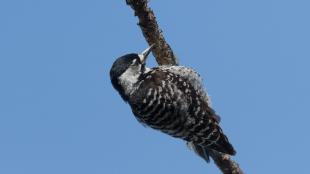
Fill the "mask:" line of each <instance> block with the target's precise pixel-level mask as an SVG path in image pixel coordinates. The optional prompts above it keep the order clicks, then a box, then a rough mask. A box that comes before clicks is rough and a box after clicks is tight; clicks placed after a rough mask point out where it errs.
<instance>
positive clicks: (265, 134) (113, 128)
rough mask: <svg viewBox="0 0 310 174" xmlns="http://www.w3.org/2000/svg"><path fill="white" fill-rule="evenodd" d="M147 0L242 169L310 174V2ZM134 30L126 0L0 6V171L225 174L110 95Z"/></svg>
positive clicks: (136, 48) (137, 38)
mask: <svg viewBox="0 0 310 174" xmlns="http://www.w3.org/2000/svg"><path fill="white" fill-rule="evenodd" d="M150 5H151V7H152V8H153V10H154V11H155V13H156V16H157V20H158V22H159V24H160V26H161V28H162V30H163V31H164V35H165V37H166V39H167V41H168V42H169V43H170V45H171V47H172V48H173V50H174V52H175V53H176V55H177V56H178V58H179V60H180V63H181V64H182V65H186V66H189V67H192V68H194V69H196V70H197V71H198V72H199V73H200V74H201V75H202V77H203V78H204V83H205V85H206V87H207V89H208V91H209V93H210V95H211V97H212V101H213V107H214V108H215V109H216V111H217V112H218V113H219V114H220V115H221V116H222V123H221V125H222V127H223V129H224V131H225V132H226V134H227V135H228V136H229V138H230V140H231V142H232V143H233V144H234V146H235V148H236V149H237V156H236V157H234V159H236V161H238V162H239V164H240V165H241V166H242V168H243V170H244V171H246V173H251V174H259V173H287V174H289V173H298V174H308V173H309V167H308V165H309V155H310V154H309V147H310V140H309V137H310V136H309V133H310V128H309V121H310V120H309V110H308V109H309V102H308V100H309V97H310V93H309V89H310V82H309V75H310V68H309V66H310V51H309V48H310V32H309V31H310V24H309V17H310V11H309V6H310V3H309V1H306V0H294V1H293V0H260V1H247V0H237V1H202V0H200V1H198V0H197V1H191V2H189V1H155V0H153V1H151V2H150ZM136 23H137V18H135V17H134V16H133V11H132V10H131V9H130V8H129V7H128V6H126V4H125V1H124V0H113V1H103V0H89V1H81V0H53V1H40V0H2V1H0V173H3V174H42V173H44V174H55V173H57V174H68V173H74V174H85V173H91V174H99V173H100V174H126V173H148V174H158V173H178V174H183V173H184V174H185V173H195V174H205V173H220V172H219V170H218V169H217V168H216V166H215V165H214V164H213V163H211V164H206V163H205V162H204V161H203V160H201V159H200V158H199V157H197V156H196V155H195V154H194V153H193V152H192V151H190V150H188V149H187V147H186V146H185V143H184V142H183V141H181V140H177V139H174V138H171V137H169V136H167V135H164V134H162V133H160V132H158V131H154V130H152V129H149V128H144V127H143V126H141V125H140V124H139V123H138V122H137V121H136V119H135V118H134V117H133V115H132V114H131V111H130V108H129V106H128V105H127V104H125V103H124V102H123V101H122V100H121V98H120V97H119V96H118V94H117V93H116V91H115V90H114V89H113V88H112V86H111V84H110V79H109V74H108V73H109V69H110V67H111V65H112V63H113V61H114V59H115V58H116V57H118V56H121V55H123V54H126V53H129V52H140V51H142V50H144V49H145V48H146V47H147V44H146V42H145V40H144V38H143V36H142V34H141V31H140V29H139V28H138V26H137V25H136ZM148 64H149V65H150V66H155V65H156V64H155V61H154V58H153V57H151V58H150V59H149V62H148Z"/></svg>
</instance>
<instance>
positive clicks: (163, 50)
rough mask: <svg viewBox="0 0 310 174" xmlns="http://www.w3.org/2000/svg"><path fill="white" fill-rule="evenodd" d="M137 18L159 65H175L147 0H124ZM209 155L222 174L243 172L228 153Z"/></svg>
mask: <svg viewBox="0 0 310 174" xmlns="http://www.w3.org/2000/svg"><path fill="white" fill-rule="evenodd" d="M126 3H127V5H129V6H130V7H131V8H132V9H133V10H134V12H135V16H137V17H138V18H139V23H138V25H139V26H140V28H141V31H142V33H143V36H144V37H145V39H146V41H147V42H148V44H149V45H152V44H155V46H154V48H153V50H152V52H153V55H154V57H155V58H156V61H157V63H158V64H159V65H177V64H178V61H177V58H176V57H175V56H174V54H173V51H172V49H171V47H170V46H169V44H168V43H167V42H166V41H165V38H164V36H163V34H162V31H161V29H160V28H159V26H158V24H157V21H156V17H155V15H154V13H153V11H152V10H151V9H150V8H149V7H148V6H147V0H126ZM210 156H211V157H212V159H213V160H214V163H215V164H216V165H217V166H218V167H219V169H220V170H221V171H222V173H223V174H244V172H243V171H242V170H241V168H240V167H239V165H238V163H236V162H235V161H233V160H232V159H231V158H230V156H229V155H227V154H222V153H220V152H217V151H213V150H210Z"/></svg>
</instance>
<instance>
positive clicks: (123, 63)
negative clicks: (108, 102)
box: [110, 45, 154, 101]
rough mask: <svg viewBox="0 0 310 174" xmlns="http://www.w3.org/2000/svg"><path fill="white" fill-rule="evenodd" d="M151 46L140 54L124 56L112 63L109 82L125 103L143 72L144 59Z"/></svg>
mask: <svg viewBox="0 0 310 174" xmlns="http://www.w3.org/2000/svg"><path fill="white" fill-rule="evenodd" d="M153 46H154V45H151V46H150V47H149V48H147V49H146V50H144V51H143V52H142V53H140V54H137V53H131V54H126V55H124V56H121V57H119V58H117V59H116V60H115V61H114V63H113V65H112V68H111V70H110V78H111V82H112V85H113V87H114V88H115V89H116V90H117V91H118V92H119V93H120V95H121V97H122V98H123V99H124V100H125V101H127V100H128V95H129V94H130V92H131V91H132V90H133V86H134V84H135V83H136V82H137V81H138V79H139V77H140V75H141V74H143V73H144V72H145V63H146V59H147V56H148V55H149V54H150V52H151V50H152V48H153Z"/></svg>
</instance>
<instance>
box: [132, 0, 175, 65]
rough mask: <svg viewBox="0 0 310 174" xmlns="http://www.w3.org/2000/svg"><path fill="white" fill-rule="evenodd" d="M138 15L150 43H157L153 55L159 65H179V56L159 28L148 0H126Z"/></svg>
mask: <svg viewBox="0 0 310 174" xmlns="http://www.w3.org/2000/svg"><path fill="white" fill-rule="evenodd" d="M126 3H127V5H129V6H130V7H131V8H132V9H133V10H134V11H135V16H138V18H139V23H138V25H139V26H140V28H141V30H142V33H143V36H144V37H145V39H146V41H147V42H148V44H149V45H152V44H155V46H154V48H153V55H154V57H155V58H156V61H157V62H158V64H159V65H177V64H178V62H177V58H176V57H175V56H174V54H173V51H172V49H171V48H170V46H169V44H168V43H167V42H166V41H165V38H164V36H163V34H162V31H161V29H160V28H159V26H158V24H157V21H156V17H155V15H154V13H153V11H152V10H151V9H150V8H149V7H148V6H147V0H126Z"/></svg>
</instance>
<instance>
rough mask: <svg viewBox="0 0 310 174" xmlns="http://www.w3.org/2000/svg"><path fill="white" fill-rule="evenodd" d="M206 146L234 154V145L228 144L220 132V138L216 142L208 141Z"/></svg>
mask: <svg viewBox="0 0 310 174" xmlns="http://www.w3.org/2000/svg"><path fill="white" fill-rule="evenodd" d="M207 147H208V148H210V149H214V150H216V151H219V152H222V153H226V154H229V155H235V154H236V151H235V149H234V147H233V146H232V145H231V144H230V142H229V141H228V139H227V137H226V136H225V135H224V134H221V135H220V138H219V139H218V140H217V141H216V142H212V143H210V145H208V146H207Z"/></svg>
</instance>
